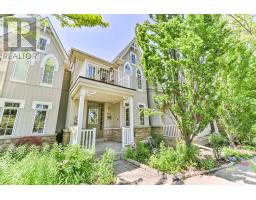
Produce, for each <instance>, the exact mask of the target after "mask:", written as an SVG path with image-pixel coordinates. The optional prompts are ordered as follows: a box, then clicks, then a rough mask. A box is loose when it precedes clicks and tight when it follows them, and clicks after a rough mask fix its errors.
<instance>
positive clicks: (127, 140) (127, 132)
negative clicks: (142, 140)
mask: <svg viewBox="0 0 256 200" xmlns="http://www.w3.org/2000/svg"><path fill="white" fill-rule="evenodd" d="M130 144H132V132H131V128H126V127H122V147H125V146H127V145H130Z"/></svg>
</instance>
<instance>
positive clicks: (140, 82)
mask: <svg viewBox="0 0 256 200" xmlns="http://www.w3.org/2000/svg"><path fill="white" fill-rule="evenodd" d="M136 76H137V86H138V89H140V90H142V73H141V70H140V69H137V72H136Z"/></svg>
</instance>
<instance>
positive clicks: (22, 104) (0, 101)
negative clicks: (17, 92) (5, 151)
mask: <svg viewBox="0 0 256 200" xmlns="http://www.w3.org/2000/svg"><path fill="white" fill-rule="evenodd" d="M6 102H8V103H19V107H13V108H15V109H17V113H16V117H15V121H14V124H13V129H12V134H11V135H0V138H8V137H13V136H14V135H15V132H16V127H17V121H18V118H19V114H20V109H22V108H24V107H25V100H21V99H10V98H0V123H1V122H2V117H3V113H4V110H5V109H8V108H9V109H10V108H11V107H5V103H6Z"/></svg>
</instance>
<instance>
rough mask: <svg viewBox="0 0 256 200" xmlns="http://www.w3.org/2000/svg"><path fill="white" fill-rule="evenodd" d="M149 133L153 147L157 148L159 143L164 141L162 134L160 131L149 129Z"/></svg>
mask: <svg viewBox="0 0 256 200" xmlns="http://www.w3.org/2000/svg"><path fill="white" fill-rule="evenodd" d="M150 135H151V137H152V139H153V140H154V142H155V148H159V147H160V144H161V143H162V142H163V141H164V136H163V134H162V133H160V134H159V133H155V132H154V131H151V132H150Z"/></svg>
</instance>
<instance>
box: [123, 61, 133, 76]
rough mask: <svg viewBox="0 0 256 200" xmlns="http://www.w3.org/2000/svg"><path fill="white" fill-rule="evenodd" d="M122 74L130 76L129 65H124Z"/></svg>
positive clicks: (130, 69)
mask: <svg viewBox="0 0 256 200" xmlns="http://www.w3.org/2000/svg"><path fill="white" fill-rule="evenodd" d="M124 73H125V74H128V75H131V74H132V68H131V66H130V65H129V63H126V64H125V65H124Z"/></svg>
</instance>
